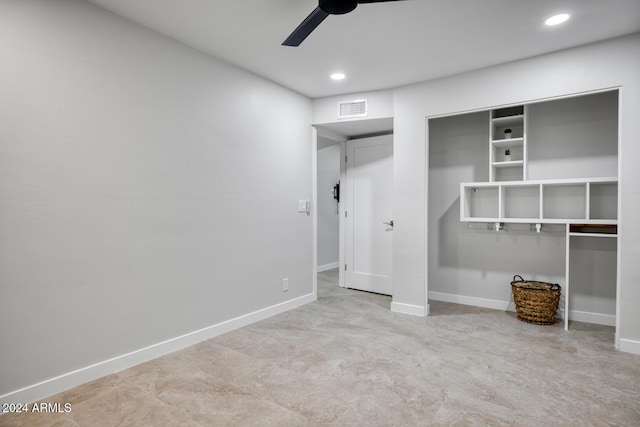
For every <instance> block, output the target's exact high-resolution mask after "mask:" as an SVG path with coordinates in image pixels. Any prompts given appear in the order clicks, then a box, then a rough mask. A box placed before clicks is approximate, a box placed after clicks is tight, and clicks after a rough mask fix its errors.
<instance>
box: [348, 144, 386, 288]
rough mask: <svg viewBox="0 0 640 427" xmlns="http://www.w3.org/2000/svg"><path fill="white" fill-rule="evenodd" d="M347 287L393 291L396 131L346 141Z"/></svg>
mask: <svg viewBox="0 0 640 427" xmlns="http://www.w3.org/2000/svg"><path fill="white" fill-rule="evenodd" d="M346 178H347V188H346V194H345V196H346V204H345V205H346V206H345V209H346V214H345V216H346V218H345V231H346V233H345V234H346V236H345V237H346V239H345V286H346V287H348V288H353V289H360V290H363V291H370V292H377V293H381V294H386V295H391V294H392V289H391V267H392V265H391V258H392V250H393V222H392V221H393V208H392V190H393V135H384V136H377V137H372V138H363V139H357V140H351V141H347V164H346Z"/></svg>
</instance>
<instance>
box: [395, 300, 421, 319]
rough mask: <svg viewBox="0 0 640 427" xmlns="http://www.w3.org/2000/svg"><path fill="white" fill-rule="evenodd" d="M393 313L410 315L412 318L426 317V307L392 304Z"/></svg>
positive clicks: (399, 303)
mask: <svg viewBox="0 0 640 427" xmlns="http://www.w3.org/2000/svg"><path fill="white" fill-rule="evenodd" d="M391 311H393V312H394V313H402V314H410V315H412V316H420V317H424V316H425V313H424V307H423V306H421V305H411V304H403V303H401V302H392V303H391Z"/></svg>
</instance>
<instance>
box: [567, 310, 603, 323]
mask: <svg viewBox="0 0 640 427" xmlns="http://www.w3.org/2000/svg"><path fill="white" fill-rule="evenodd" d="M558 317H561V318H563V319H564V310H558ZM569 320H575V321H576V322H585V323H595V324H596V325H606V326H616V316H615V315H613V314H602V313H590V312H588V311H578V310H569Z"/></svg>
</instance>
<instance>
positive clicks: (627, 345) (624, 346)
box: [620, 339, 640, 355]
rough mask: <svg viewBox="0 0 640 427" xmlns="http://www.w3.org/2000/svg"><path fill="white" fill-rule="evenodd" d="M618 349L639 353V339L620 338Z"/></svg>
mask: <svg viewBox="0 0 640 427" xmlns="http://www.w3.org/2000/svg"><path fill="white" fill-rule="evenodd" d="M620 351H624V352H625V353H632V354H638V355H640V341H634V340H625V339H620Z"/></svg>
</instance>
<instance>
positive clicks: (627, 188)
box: [393, 34, 640, 353]
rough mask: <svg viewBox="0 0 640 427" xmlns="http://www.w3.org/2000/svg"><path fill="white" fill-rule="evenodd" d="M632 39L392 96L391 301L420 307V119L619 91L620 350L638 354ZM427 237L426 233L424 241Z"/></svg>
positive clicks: (638, 88) (639, 228) (639, 46)
mask: <svg viewBox="0 0 640 427" xmlns="http://www.w3.org/2000/svg"><path fill="white" fill-rule="evenodd" d="M638 76H640V35H639V34H635V35H632V36H627V37H622V38H618V39H614V40H609V41H605V42H601V43H597V44H592V45H587V46H583V47H579V48H575V49H569V50H565V51H560V52H557V53H554V54H549V55H544V56H540V57H535V58H530V59H525V60H522V61H517V62H513V63H509V64H504V65H500V66H496V67H491V68H487V69H483V70H479V71H476V72H471V73H466V74H461V75H457V76H452V77H448V78H444V79H439V80H434V81H429V82H425V83H421V84H416V85H411V86H406V87H403V88H399V89H397V90H396V91H395V95H394V102H395V107H394V113H395V119H394V132H395V153H394V154H395V163H394V173H395V176H394V179H395V183H394V184H395V186H396V188H395V190H394V192H395V199H394V210H395V220H396V224H397V226H396V227H395V230H394V263H393V265H394V286H395V288H394V289H395V291H394V301H398V302H400V303H406V304H414V305H421V304H422V305H423V304H424V302H425V287H424V283H425V260H426V257H425V251H424V246H425V238H426V237H425V216H426V215H425V208H426V204H425V200H426V190H427V184H428V183H427V177H426V164H427V161H428V159H426V156H427V149H426V147H427V142H426V136H425V117H431V116H437V115H443V114H449V113H458V112H463V111H471V110H478V109H486V108H488V107H494V106H499V105H507V104H516V103H522V102H527V101H535V100H542V99H546V98H551V97H559V96H564V95H569V94H575V93H581V92H587V91H593V90H600V89H604V88H611V87H617V86H619V87H621V102H620V105H621V110H620V124H621V126H620V138H621V141H622V144H621V149H620V151H619V153H618V155H619V159H620V176H621V184H620V187H621V195H622V201H621V212H620V215H619V219H620V220H621V222H622V225H621V227H620V232H621V237H620V239H619V241H620V251H619V258H620V263H621V275H620V292H619V295H618V299H619V301H620V309H619V311H618V316H619V322H620V328H619V331H618V332H619V337H620V347H621V349H623V350H626V351H633V352H637V353H640V287H638V286H637V279H638V277H640V264H638V262H637V260H638V259H640V245H638V243H637V242H638V241H640V223H638V222H637V221H635V220H634V218H636V217H637V212H638V211H639V210H640V191H639V190H638V188H639V187H638V182H640V169H638V168H637V164H638V162H640V144H638V141H640V122H639V121H638V120H636V117H637V116H638V115H639V114H640V78H639V77H638ZM428 239H431V236H428Z"/></svg>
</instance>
